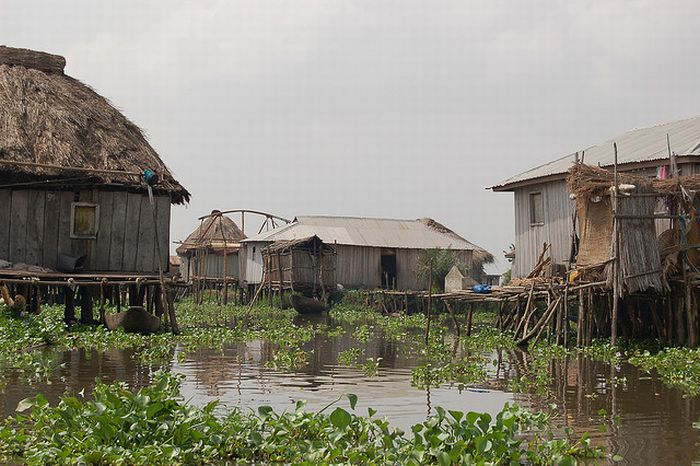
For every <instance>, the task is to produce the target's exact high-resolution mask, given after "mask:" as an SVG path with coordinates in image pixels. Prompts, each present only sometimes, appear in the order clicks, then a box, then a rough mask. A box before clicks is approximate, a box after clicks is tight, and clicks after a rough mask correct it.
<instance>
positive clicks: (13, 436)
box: [0, 373, 604, 466]
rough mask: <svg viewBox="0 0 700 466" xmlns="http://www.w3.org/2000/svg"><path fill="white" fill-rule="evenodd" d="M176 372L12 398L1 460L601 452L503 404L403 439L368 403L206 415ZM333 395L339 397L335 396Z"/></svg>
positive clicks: (477, 457)
mask: <svg viewBox="0 0 700 466" xmlns="http://www.w3.org/2000/svg"><path fill="white" fill-rule="evenodd" d="M179 384H180V379H179V378H178V377H175V376H172V375H169V374H166V373H157V374H156V375H155V377H154V380H153V383H152V384H151V385H150V386H148V387H145V388H143V389H141V390H139V391H138V392H136V393H133V392H131V391H130V390H129V388H128V387H127V386H126V385H125V384H124V383H115V384H111V385H105V384H102V383H99V382H98V384H97V386H96V388H95V391H94V393H93V397H92V398H91V399H85V398H77V397H72V396H67V395H66V396H64V397H63V398H62V399H61V401H60V402H59V403H58V405H56V406H50V405H49V403H48V402H47V401H46V399H45V398H44V397H42V396H41V395H39V396H36V397H34V398H30V399H26V400H23V401H22V402H20V404H19V406H18V409H19V410H20V411H23V412H25V413H20V414H18V415H16V416H14V417H12V418H9V419H7V420H5V421H4V423H3V425H2V427H0V461H7V462H21V463H27V464H35V465H40V464H76V463H83V464H85V463H91V464H135V465H139V464H202V463H216V462H225V461H227V460H233V461H235V462H241V463H271V462H279V463H293V464H307V465H312V464H377V465H379V464H406V465H416V466H417V465H420V464H440V465H450V464H523V463H526V464H575V463H576V461H577V460H578V459H586V458H602V457H604V455H603V452H602V451H601V450H600V449H599V448H595V447H592V446H591V444H590V441H589V439H588V437H587V436H585V435H584V436H582V437H580V438H573V436H572V433H571V431H567V432H565V437H564V438H554V435H553V433H552V430H551V427H550V423H551V418H550V417H549V416H548V415H546V414H543V413H530V412H528V411H525V410H522V409H520V408H518V407H517V406H506V407H505V408H504V409H503V411H501V412H500V413H498V415H497V416H496V417H495V419H494V418H492V417H491V416H490V415H489V414H484V413H475V412H469V413H463V412H460V411H446V410H444V409H442V408H439V407H438V408H436V415H434V416H432V417H431V418H429V419H428V420H426V421H425V422H423V423H421V424H416V425H414V426H413V427H412V428H411V430H410V433H409V435H406V434H405V433H404V432H402V431H401V430H398V429H396V428H393V427H392V426H391V425H390V424H389V423H388V421H386V420H384V419H381V418H378V417H376V411H375V410H372V409H371V408H369V409H368V414H367V415H366V416H362V415H358V414H356V413H355V411H354V410H355V407H356V404H357V397H355V396H354V395H348V396H347V400H348V401H349V404H350V410H346V409H344V408H342V407H340V406H336V407H335V408H334V409H333V410H332V411H330V412H328V411H329V410H330V409H331V408H333V407H334V405H337V402H335V403H331V404H329V405H328V406H327V407H326V408H324V409H322V410H320V411H318V412H307V411H305V410H304V403H303V402H298V403H297V405H296V409H295V410H293V411H291V412H286V411H285V412H282V413H276V412H275V411H273V409H272V408H270V407H268V406H261V407H259V408H258V410H257V412H251V413H244V412H241V411H238V410H236V411H233V412H231V413H229V414H228V415H226V416H225V417H224V418H218V417H216V416H215V414H214V410H215V409H216V406H217V404H216V402H212V403H210V404H208V405H206V406H205V407H203V408H197V407H194V406H192V405H189V404H188V403H186V402H185V401H184V400H183V399H182V397H181V396H180V394H179ZM337 401H340V400H337Z"/></svg>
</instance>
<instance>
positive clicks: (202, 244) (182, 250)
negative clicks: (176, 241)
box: [176, 210, 246, 256]
mask: <svg viewBox="0 0 700 466" xmlns="http://www.w3.org/2000/svg"><path fill="white" fill-rule="evenodd" d="M218 213H219V211H217V210H215V211H212V215H210V216H209V217H207V218H205V219H204V220H203V221H202V222H201V223H200V224H199V226H198V227H197V228H196V229H195V230H194V231H193V232H192V233H190V235H189V236H188V237H187V239H186V240H185V241H183V242H182V245H181V246H180V247H178V248H177V250H176V251H177V253H178V254H179V255H181V256H184V255H187V253H189V252H191V251H194V250H196V249H208V250H210V251H212V252H216V253H219V252H223V250H224V248H226V252H227V253H231V252H235V251H237V250H238V249H239V248H240V246H241V245H240V242H241V241H242V240H244V239H245V238H246V236H245V234H244V233H243V231H241V229H240V228H238V225H236V222H234V221H233V220H231V219H230V218H228V217H227V216H225V215H221V214H219V215H217V214H218Z"/></svg>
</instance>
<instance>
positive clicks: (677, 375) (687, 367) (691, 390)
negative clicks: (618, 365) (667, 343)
mask: <svg viewBox="0 0 700 466" xmlns="http://www.w3.org/2000/svg"><path fill="white" fill-rule="evenodd" d="M629 362H630V364H633V365H635V366H637V367H639V368H640V369H641V370H643V371H645V372H651V371H652V370H654V369H655V370H656V372H657V373H658V374H659V377H660V378H661V381H662V382H663V383H664V384H665V385H667V386H669V387H673V388H677V389H679V390H681V391H683V393H684V396H698V395H700V349H691V348H666V349H665V350H662V351H659V352H658V353H656V354H651V353H650V352H649V351H643V352H638V353H636V354H634V355H633V356H631V357H630V358H629Z"/></svg>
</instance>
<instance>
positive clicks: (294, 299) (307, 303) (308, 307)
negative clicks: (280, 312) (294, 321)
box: [289, 294, 328, 314]
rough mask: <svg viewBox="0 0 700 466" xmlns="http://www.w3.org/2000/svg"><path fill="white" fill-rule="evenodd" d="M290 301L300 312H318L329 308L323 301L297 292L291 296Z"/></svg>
mask: <svg viewBox="0 0 700 466" xmlns="http://www.w3.org/2000/svg"><path fill="white" fill-rule="evenodd" d="M289 301H290V302H291V303H292V307H293V308H294V309H296V311H297V312H298V313H299V314H318V313H320V312H325V311H327V310H328V306H326V304H325V303H323V302H322V301H319V300H318V299H314V298H307V297H306V296H301V295H297V294H295V295H292V296H291V297H290V298H289Z"/></svg>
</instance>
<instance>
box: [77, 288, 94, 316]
mask: <svg viewBox="0 0 700 466" xmlns="http://www.w3.org/2000/svg"><path fill="white" fill-rule="evenodd" d="M92 313H93V306H92V290H91V289H90V287H89V286H81V287H80V323H81V324H91V323H92V321H93V315H92Z"/></svg>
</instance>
